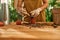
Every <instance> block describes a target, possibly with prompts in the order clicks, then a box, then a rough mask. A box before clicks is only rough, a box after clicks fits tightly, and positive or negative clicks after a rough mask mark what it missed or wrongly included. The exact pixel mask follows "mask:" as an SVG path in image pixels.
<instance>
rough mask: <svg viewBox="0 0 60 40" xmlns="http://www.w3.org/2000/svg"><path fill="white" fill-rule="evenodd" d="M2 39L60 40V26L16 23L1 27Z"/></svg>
mask: <svg viewBox="0 0 60 40" xmlns="http://www.w3.org/2000/svg"><path fill="white" fill-rule="evenodd" d="M0 40H60V26H58V27H57V28H56V29H55V28H53V27H52V26H41V27H39V28H38V27H36V28H34V27H32V28H31V29H29V27H28V26H25V25H15V24H14V23H12V24H10V25H7V26H3V27H0Z"/></svg>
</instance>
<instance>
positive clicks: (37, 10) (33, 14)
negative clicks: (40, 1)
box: [30, 8, 42, 17]
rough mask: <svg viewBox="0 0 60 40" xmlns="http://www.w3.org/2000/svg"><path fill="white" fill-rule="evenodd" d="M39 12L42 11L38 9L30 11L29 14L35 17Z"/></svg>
mask: <svg viewBox="0 0 60 40" xmlns="http://www.w3.org/2000/svg"><path fill="white" fill-rule="evenodd" d="M41 11H42V9H41V8H38V9H36V10H33V11H31V12H30V13H31V16H34V17H37V16H38V15H39V14H40V12H41Z"/></svg>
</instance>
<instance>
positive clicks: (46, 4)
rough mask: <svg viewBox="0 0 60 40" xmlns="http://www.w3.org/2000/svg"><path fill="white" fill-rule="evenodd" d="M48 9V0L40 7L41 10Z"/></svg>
mask: <svg viewBox="0 0 60 40" xmlns="http://www.w3.org/2000/svg"><path fill="white" fill-rule="evenodd" d="M47 7H48V0H43V5H42V6H41V7H40V8H41V10H44V9H46V8H47Z"/></svg>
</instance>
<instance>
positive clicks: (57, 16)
mask: <svg viewBox="0 0 60 40" xmlns="http://www.w3.org/2000/svg"><path fill="white" fill-rule="evenodd" d="M52 13H53V22H54V23H55V24H58V25H60V8H53V9H52Z"/></svg>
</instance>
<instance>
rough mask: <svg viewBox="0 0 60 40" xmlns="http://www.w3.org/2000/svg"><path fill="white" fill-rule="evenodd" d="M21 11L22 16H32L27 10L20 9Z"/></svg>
mask: <svg viewBox="0 0 60 40" xmlns="http://www.w3.org/2000/svg"><path fill="white" fill-rule="evenodd" d="M19 11H20V12H21V14H22V15H28V16H30V15H29V14H28V13H27V11H26V9H25V8H20V10H19Z"/></svg>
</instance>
